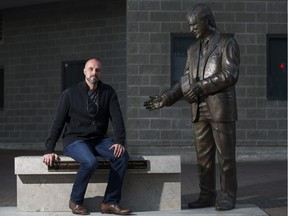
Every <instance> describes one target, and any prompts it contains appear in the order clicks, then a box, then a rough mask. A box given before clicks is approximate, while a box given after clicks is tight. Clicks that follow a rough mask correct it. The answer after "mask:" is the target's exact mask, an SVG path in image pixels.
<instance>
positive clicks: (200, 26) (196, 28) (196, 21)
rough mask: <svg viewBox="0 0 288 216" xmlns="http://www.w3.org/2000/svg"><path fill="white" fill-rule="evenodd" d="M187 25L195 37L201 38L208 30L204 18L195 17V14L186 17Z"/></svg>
mask: <svg viewBox="0 0 288 216" xmlns="http://www.w3.org/2000/svg"><path fill="white" fill-rule="evenodd" d="M188 25H189V29H190V32H191V33H192V34H193V35H194V37H195V38H196V39H203V38H205V36H206V35H207V33H208V32H209V26H208V24H207V22H206V20H205V19H200V18H199V17H198V18H197V17H196V16H191V17H189V18H188Z"/></svg>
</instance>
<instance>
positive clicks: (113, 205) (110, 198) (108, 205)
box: [95, 138, 131, 215]
mask: <svg viewBox="0 0 288 216" xmlns="http://www.w3.org/2000/svg"><path fill="white" fill-rule="evenodd" d="M113 144H115V142H114V141H113V140H112V139H110V138H107V139H103V140H101V141H100V142H99V143H98V144H97V145H96V146H95V149H96V152H97V153H98V154H99V155H101V156H102V157H104V158H105V159H106V160H109V161H110V163H111V169H110V173H109V179H108V184H107V188H106V191H105V195H104V199H103V202H102V203H101V205H100V210H101V213H109V214H118V215H126V214H129V213H130V212H131V210H130V209H124V208H121V207H120V206H119V205H118V204H119V202H120V200H121V191H122V185H123V179H124V175H125V172H126V169H127V166H128V160H129V154H128V152H126V151H125V152H124V154H123V155H122V156H121V157H118V158H117V157H115V156H114V149H111V150H109V149H110V147H111V146H112V145H113Z"/></svg>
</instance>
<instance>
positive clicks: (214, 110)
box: [181, 31, 240, 122]
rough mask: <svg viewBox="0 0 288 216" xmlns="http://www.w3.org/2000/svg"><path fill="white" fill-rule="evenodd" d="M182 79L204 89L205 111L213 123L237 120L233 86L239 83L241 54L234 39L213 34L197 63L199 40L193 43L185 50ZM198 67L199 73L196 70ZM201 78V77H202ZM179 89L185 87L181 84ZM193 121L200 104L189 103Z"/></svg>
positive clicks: (220, 34) (216, 33) (217, 33)
mask: <svg viewBox="0 0 288 216" xmlns="http://www.w3.org/2000/svg"><path fill="white" fill-rule="evenodd" d="M187 53H188V56H187V62H186V68H185V74H184V76H185V75H186V76H188V79H189V82H190V84H191V83H193V82H195V81H197V82H198V84H199V85H200V88H201V89H202V90H203V97H204V98H205V101H206V104H207V108H208V110H209V111H210V115H211V118H212V120H213V121H217V122H231V121H236V120H237V105H236V94H235V83H236V82H237V80H238V74H239V63H240V51H239V47H238V44H237V42H236V41H235V40H234V38H233V37H231V36H230V37H229V36H227V35H223V34H222V33H220V32H218V31H216V32H215V34H214V35H213V37H212V39H211V40H210V41H209V46H208V50H207V52H206V53H205V54H204V56H203V57H202V60H201V61H200V58H199V55H200V41H199V40H198V41H197V42H195V43H194V44H192V45H191V46H190V47H189V49H188V51H187ZM198 67H199V70H198ZM201 76H202V77H201ZM181 85H182V90H183V89H184V91H185V88H186V87H187V85H186V87H185V85H183V83H181ZM191 106H192V121H193V122H195V121H196V118H197V111H198V107H199V101H198V102H196V103H191Z"/></svg>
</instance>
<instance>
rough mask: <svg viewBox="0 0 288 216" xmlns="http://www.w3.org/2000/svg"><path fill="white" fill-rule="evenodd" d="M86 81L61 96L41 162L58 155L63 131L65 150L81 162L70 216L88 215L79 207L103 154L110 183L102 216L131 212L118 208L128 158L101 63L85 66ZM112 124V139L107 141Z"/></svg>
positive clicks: (119, 118) (49, 162)
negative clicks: (107, 163)
mask: <svg viewBox="0 0 288 216" xmlns="http://www.w3.org/2000/svg"><path fill="white" fill-rule="evenodd" d="M84 75H85V81H83V82H80V83H78V84H77V85H76V86H75V87H72V88H68V89H66V90H65V91H64V92H63V93H62V94H61V97H60V100H59V103H58V108H57V112H56V115H55V120H54V122H53V125H52V128H51V130H50V134H49V136H48V138H47V141H46V153H45V154H44V156H43V162H44V163H45V164H46V165H48V166H52V164H53V162H54V161H55V160H58V159H59V156H58V155H57V154H55V153H54V148H55V145H56V142H57V140H58V139H59V137H60V135H61V132H62V130H63V128H64V127H65V129H64V132H63V136H62V138H63V152H64V154H65V155H67V156H70V157H71V158H73V159H74V160H76V161H78V162H79V163H80V168H79V170H78V172H77V175H76V178H75V181H74V184H73V188H72V192H71V195H70V201H69V207H70V209H71V210H72V212H73V213H74V214H81V215H86V214H89V212H88V210H86V209H85V208H84V206H83V202H84V195H85V192H86V188H87V185H88V182H89V180H90V178H91V176H92V175H93V173H94V171H95V170H96V169H97V164H98V162H97V157H96V156H102V157H103V158H105V159H106V160H109V161H110V162H111V169H110V174H109V180H108V185H107V188H106V191H105V195H104V199H103V202H102V203H101V205H100V210H101V212H102V213H110V214H120V215H124V214H129V213H130V212H131V210H130V209H124V208H121V207H120V206H119V205H118V203H119V202H120V199H121V189H122V183H123V178H124V175H125V171H126V168H127V165H128V160H129V154H128V152H127V151H125V147H124V146H125V139H126V134H125V127H124V122H123V118H122V113H121V110H120V106H119V102H118V98H117V95H116V92H115V90H114V89H113V88H112V87H111V86H109V85H107V84H105V83H103V82H101V80H100V78H101V75H102V64H101V61H100V60H99V59H97V58H95V59H90V60H88V61H87V62H86V64H85V68H84ZM109 120H111V122H112V125H113V128H114V132H115V141H114V140H113V139H111V138H108V137H107V128H108V123H109Z"/></svg>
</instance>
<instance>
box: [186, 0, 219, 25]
mask: <svg viewBox="0 0 288 216" xmlns="http://www.w3.org/2000/svg"><path fill="white" fill-rule="evenodd" d="M192 16H194V17H196V18H197V19H207V20H208V24H209V25H210V26H211V27H213V28H216V22H215V18H214V14H213V12H212V11H211V9H210V8H209V7H208V6H207V5H206V4H203V3H197V4H195V5H194V6H193V7H192V8H191V10H190V11H189V12H188V13H187V15H186V19H187V20H189V19H190V17H192Z"/></svg>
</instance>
